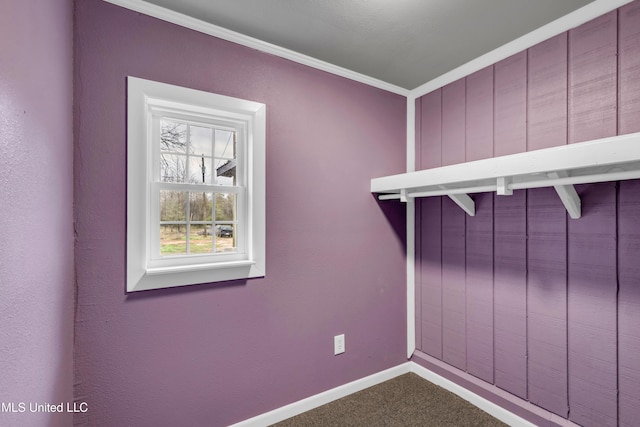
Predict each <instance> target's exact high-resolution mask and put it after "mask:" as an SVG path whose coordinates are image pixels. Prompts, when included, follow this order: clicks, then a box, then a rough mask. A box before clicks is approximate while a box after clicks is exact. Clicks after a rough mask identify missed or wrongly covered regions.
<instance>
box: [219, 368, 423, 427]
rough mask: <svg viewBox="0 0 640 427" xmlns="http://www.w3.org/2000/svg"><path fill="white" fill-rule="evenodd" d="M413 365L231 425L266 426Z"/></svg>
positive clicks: (350, 392) (377, 381) (409, 370)
mask: <svg viewBox="0 0 640 427" xmlns="http://www.w3.org/2000/svg"><path fill="white" fill-rule="evenodd" d="M411 365H415V363H413V362H406V363H403V364H401V365H398V366H395V367H393V368H389V369H387V370H384V371H382V372H378V373H377V374H373V375H369V376H368V377H364V378H361V379H359V380H356V381H353V382H350V383H347V384H344V385H341V386H339V387H336V388H333V389H331V390H327V391H324V392H322V393H319V394H316V395H314V396H310V397H307V398H306V399H302V400H299V401H297V402H294V403H291V404H289V405H286V406H283V407H281V408H278V409H274V410H273V411H269V412H266V413H264V414H262V415H258V416H256V417H253V418H249V419H248V420H245V421H241V422H239V423H237V424H233V425H232V426H230V427H265V426H269V425H271V424H275V423H277V422H280V421H284V420H286V419H287V418H291V417H294V416H296V415H300V414H301V413H303V412H306V411H309V410H311V409H314V408H317V407H319V406H322V405H326V404H327V403H330V402H333V401H334V400H337V399H340V398H343V397H345V396H348V395H350V394H353V393H356V392H358V391H360V390H364V389H365V388H369V387H372V386H374V385H376V384H380V383H383V382H385V381H388V380H390V379H392V378H395V377H397V376H400V375H403V374H406V373H409V372H411Z"/></svg>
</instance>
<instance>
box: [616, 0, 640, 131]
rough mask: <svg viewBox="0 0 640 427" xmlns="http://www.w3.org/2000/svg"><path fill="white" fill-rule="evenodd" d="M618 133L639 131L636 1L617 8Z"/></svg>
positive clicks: (639, 10) (639, 14)
mask: <svg viewBox="0 0 640 427" xmlns="http://www.w3.org/2000/svg"><path fill="white" fill-rule="evenodd" d="M618 19H619V24H618V25H619V29H618V35H619V47H618V51H619V55H618V61H619V62H618V64H619V81H618V91H619V92H618V103H619V112H618V133H619V134H620V135H623V134H626V133H633V132H640V1H634V2H632V3H629V4H628V5H626V6H624V7H621V8H620V14H619V16H618Z"/></svg>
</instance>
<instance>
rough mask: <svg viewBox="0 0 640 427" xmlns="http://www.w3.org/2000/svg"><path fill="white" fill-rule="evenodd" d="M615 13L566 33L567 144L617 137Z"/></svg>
mask: <svg viewBox="0 0 640 427" xmlns="http://www.w3.org/2000/svg"><path fill="white" fill-rule="evenodd" d="M616 55H617V11H613V12H610V13H607V14H606V15H603V16H601V17H599V18H596V19H594V20H593V21H589V22H587V23H586V24H582V25H581V26H579V27H577V28H574V29H573V30H571V31H569V98H568V102H569V143H576V142H581V141H588V140H591V139H596V138H604V137H607V136H613V135H615V134H616V123H617V120H616V107H617V105H616V104H617V92H616V80H617V56H616Z"/></svg>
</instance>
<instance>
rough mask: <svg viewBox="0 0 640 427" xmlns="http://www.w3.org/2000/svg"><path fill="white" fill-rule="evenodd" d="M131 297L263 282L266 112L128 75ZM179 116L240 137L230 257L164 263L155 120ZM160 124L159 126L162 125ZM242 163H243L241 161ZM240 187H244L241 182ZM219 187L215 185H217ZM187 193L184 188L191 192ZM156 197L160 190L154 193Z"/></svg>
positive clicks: (195, 257) (182, 258) (260, 107)
mask: <svg viewBox="0 0 640 427" xmlns="http://www.w3.org/2000/svg"><path fill="white" fill-rule="evenodd" d="M127 96H128V98H127V292H135V291H142V290H149V289H161V288H169V287H175V286H184V285H193V284H200V283H212V282H221V281H227V280H236V279H248V278H253V277H263V276H264V275H265V271H266V266H265V264H266V256H265V255H266V254H265V143H266V106H265V105H264V104H261V103H257V102H253V101H247V100H243V99H238V98H232V97H228V96H223V95H218V94H214V93H209V92H203V91H199V90H195V89H188V88H183V87H179V86H174V85H170V84H166V83H159V82H154V81H151V80H145V79H140V78H137V77H131V76H129V77H128V78H127ZM158 114H160V115H163V114H168V115H171V114H174V115H177V116H180V117H186V118H188V119H192V120H195V121H197V122H201V123H202V122H204V123H207V122H211V123H214V122H219V123H225V124H228V125H229V126H232V127H233V128H234V129H236V130H238V131H239V133H240V134H242V140H243V141H244V144H243V146H242V147H241V148H240V149H239V150H238V152H239V154H238V155H239V156H243V160H244V171H241V170H239V173H241V174H243V176H242V179H241V180H239V181H244V183H243V184H244V185H242V186H238V187H235V189H230V190H231V191H234V192H236V193H237V199H238V200H239V201H238V204H239V206H240V207H241V208H240V209H238V211H239V214H238V218H237V221H238V224H239V229H241V230H242V231H241V233H243V236H242V237H241V238H239V240H241V241H242V242H243V243H241V244H239V249H238V252H237V253H234V254H232V255H205V256H202V255H187V256H180V257H163V258H158V257H157V256H155V255H154V251H157V246H158V245H157V243H156V242H154V240H153V239H154V238H157V236H158V232H157V231H156V230H154V229H153V226H154V224H155V225H157V224H158V221H154V220H153V219H152V217H151V212H152V211H153V209H152V203H158V199H157V195H156V193H157V187H158V185H161V184H159V183H158V182H157V181H156V175H158V174H157V173H154V172H157V166H156V165H155V163H157V152H159V151H158V150H157V149H156V146H155V145H156V144H157V141H156V140H157V139H158V138H155V140H154V132H156V133H157V130H154V126H153V121H154V117H155V116H157V115H158ZM156 123H157V119H156ZM239 163H241V162H240V161H239ZM241 184H242V182H241ZM211 187H213V186H211ZM185 188H186V187H185ZM154 190H155V191H154ZM218 191H219V190H218Z"/></svg>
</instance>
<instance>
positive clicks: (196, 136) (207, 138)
mask: <svg viewBox="0 0 640 427" xmlns="http://www.w3.org/2000/svg"><path fill="white" fill-rule="evenodd" d="M212 136H213V129H211V128H205V127H200V126H191V147H190V151H189V154H193V155H196V156H201V155H205V156H211V151H212V150H211V147H212V145H213V138H212Z"/></svg>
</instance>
